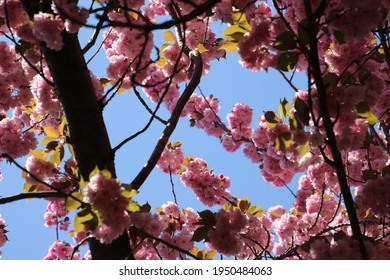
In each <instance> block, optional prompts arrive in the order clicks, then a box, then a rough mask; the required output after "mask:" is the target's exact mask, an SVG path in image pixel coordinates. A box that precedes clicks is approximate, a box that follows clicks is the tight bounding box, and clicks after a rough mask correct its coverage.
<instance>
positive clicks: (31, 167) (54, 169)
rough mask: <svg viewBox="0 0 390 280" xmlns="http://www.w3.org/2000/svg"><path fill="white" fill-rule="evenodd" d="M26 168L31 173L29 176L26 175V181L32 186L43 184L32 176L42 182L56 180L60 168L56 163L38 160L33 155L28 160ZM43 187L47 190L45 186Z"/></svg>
mask: <svg viewBox="0 0 390 280" xmlns="http://www.w3.org/2000/svg"><path fill="white" fill-rule="evenodd" d="M25 168H26V169H27V171H28V172H29V174H27V175H26V181H27V182H29V183H31V184H37V185H39V184H41V182H39V181H37V180H36V179H34V178H33V177H32V176H31V175H30V174H32V175H34V176H35V177H37V178H38V179H39V180H40V181H44V180H45V179H46V178H50V179H51V180H55V179H56V177H57V173H58V170H59V167H58V166H56V165H55V164H54V163H51V162H50V161H44V160H41V159H38V158H36V157H35V156H33V155H31V156H29V157H28V158H27V160H26V166H25ZM42 187H43V188H47V187H44V186H42Z"/></svg>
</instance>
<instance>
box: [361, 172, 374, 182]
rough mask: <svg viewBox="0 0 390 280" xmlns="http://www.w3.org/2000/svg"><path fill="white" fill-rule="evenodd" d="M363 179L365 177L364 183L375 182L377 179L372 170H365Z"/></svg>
mask: <svg viewBox="0 0 390 280" xmlns="http://www.w3.org/2000/svg"><path fill="white" fill-rule="evenodd" d="M362 177H363V180H364V181H368V180H375V179H376V176H375V173H374V171H372V170H370V169H367V170H363V171H362Z"/></svg>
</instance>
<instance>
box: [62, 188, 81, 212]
mask: <svg viewBox="0 0 390 280" xmlns="http://www.w3.org/2000/svg"><path fill="white" fill-rule="evenodd" d="M80 201H83V195H82V194H81V193H79V192H72V193H71V195H70V196H68V197H67V198H66V199H65V208H66V209H67V210H74V209H77V208H79V207H80V206H81V205H82V204H81V202H80Z"/></svg>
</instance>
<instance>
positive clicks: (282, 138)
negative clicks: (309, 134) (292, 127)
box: [275, 132, 294, 151]
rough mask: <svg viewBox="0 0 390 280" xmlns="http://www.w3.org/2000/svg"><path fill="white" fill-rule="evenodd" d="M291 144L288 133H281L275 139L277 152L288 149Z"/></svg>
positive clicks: (290, 137)
mask: <svg viewBox="0 0 390 280" xmlns="http://www.w3.org/2000/svg"><path fill="white" fill-rule="evenodd" d="M293 143H294V141H293V140H292V135H291V133H290V132H282V133H280V134H279V135H278V136H277V137H276V138H275V148H276V149H277V150H279V151H280V150H281V151H284V150H286V149H288V148H289V147H290V146H291V145H292V144H293Z"/></svg>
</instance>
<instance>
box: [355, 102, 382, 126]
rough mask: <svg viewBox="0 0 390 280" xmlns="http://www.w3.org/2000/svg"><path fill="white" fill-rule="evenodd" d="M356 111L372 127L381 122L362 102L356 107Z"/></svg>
mask: <svg viewBox="0 0 390 280" xmlns="http://www.w3.org/2000/svg"><path fill="white" fill-rule="evenodd" d="M356 111H357V114H358V116H359V117H360V118H363V119H366V120H367V121H368V123H369V124H370V125H374V124H376V123H378V122H379V120H378V119H377V117H376V116H375V115H374V113H373V112H372V111H371V109H370V107H369V106H368V105H367V104H366V103H364V102H360V103H359V104H357V105H356Z"/></svg>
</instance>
